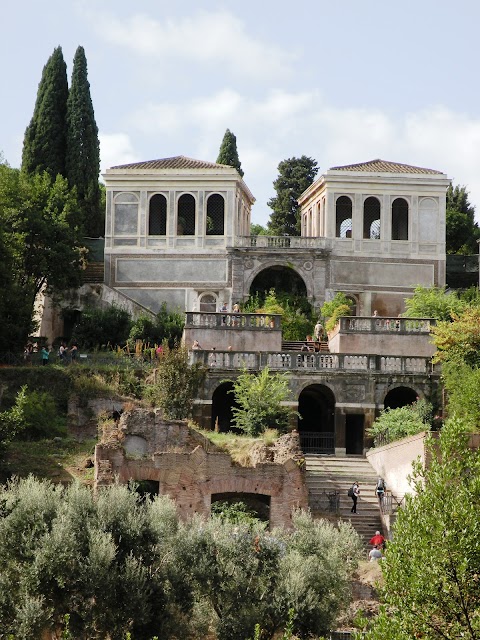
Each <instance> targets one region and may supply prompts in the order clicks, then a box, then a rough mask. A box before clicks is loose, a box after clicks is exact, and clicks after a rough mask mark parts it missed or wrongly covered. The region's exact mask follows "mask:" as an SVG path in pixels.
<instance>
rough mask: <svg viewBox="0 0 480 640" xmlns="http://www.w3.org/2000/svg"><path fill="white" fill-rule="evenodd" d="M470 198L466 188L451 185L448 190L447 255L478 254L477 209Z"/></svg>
mask: <svg viewBox="0 0 480 640" xmlns="http://www.w3.org/2000/svg"><path fill="white" fill-rule="evenodd" d="M468 196H469V194H468V191H467V188H466V187H460V186H459V185H456V186H455V187H453V186H452V185H450V186H449V187H448V189H447V216H446V217H447V219H446V223H447V232H446V249H447V253H460V254H466V255H468V254H474V253H478V245H477V239H478V238H480V229H479V227H478V224H477V223H476V222H475V207H474V206H473V205H471V204H470V201H469V199H468Z"/></svg>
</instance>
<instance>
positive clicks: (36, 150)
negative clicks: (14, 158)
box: [22, 47, 68, 180]
mask: <svg viewBox="0 0 480 640" xmlns="http://www.w3.org/2000/svg"><path fill="white" fill-rule="evenodd" d="M67 98H68V81H67V66H66V64H65V61H64V59H63V53H62V48H61V47H57V48H56V49H55V50H54V52H53V53H52V55H51V56H50V58H49V59H48V62H47V64H46V65H45V66H44V68H43V73H42V79H41V80H40V83H39V85H38V92H37V99H36V102H35V109H34V111H33V116H32V119H31V121H30V124H29V125H28V127H27V129H26V131H25V138H24V142H23V153H22V169H23V170H24V171H25V172H27V173H35V172H39V173H41V172H42V171H47V172H48V173H49V174H50V176H51V177H52V178H53V179H54V180H55V178H56V176H57V174H61V175H62V176H64V175H65V150H66V113H67Z"/></svg>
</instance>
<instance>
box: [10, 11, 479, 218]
mask: <svg viewBox="0 0 480 640" xmlns="http://www.w3.org/2000/svg"><path fill="white" fill-rule="evenodd" d="M479 24H480V3H479V2H478V0H456V2H455V3H452V2H451V1H450V0H402V1H401V2H398V1H397V2H392V1H390V0H361V1H360V0H343V1H342V2H339V1H333V2H332V0H328V1H325V0H310V1H307V0H297V2H296V3H292V2H286V1H285V0H244V1H243V2H239V1H238V0H235V1H233V0H223V1H222V2H219V1H215V0H210V1H209V0H182V2H172V1H171V0H169V1H168V2H167V1H165V0H138V1H137V2H131V1H128V2H127V1H126V0H101V1H100V0H46V1H45V2H40V0H19V1H17V2H12V1H9V2H7V1H5V2H4V3H2V27H3V28H2V35H1V38H0V69H1V80H2V82H1V86H2V92H1V99H0V151H1V152H2V153H3V156H4V158H5V159H6V160H7V161H8V162H9V164H10V165H11V166H15V167H16V166H19V165H20V162H21V153H22V144H23V135H24V132H25V128H26V126H27V125H28V123H29V121H30V119H31V117H32V114H33V108H34V104H35V98H36V93H37V88H38V83H39V81H40V78H41V74H42V69H43V66H44V65H45V63H46V62H47V60H48V58H49V56H50V55H51V54H52V52H53V50H54V48H55V47H56V46H59V45H60V46H61V47H62V50H63V55H64V58H65V62H66V63H67V70H68V75H69V80H70V75H71V71H72V61H73V56H74V54H75V50H76V48H77V46H78V45H82V46H83V47H84V48H85V53H86V56H87V61H88V77H89V81H90V89H91V95H92V101H93V106H94V109H95V117H96V121H97V125H98V128H99V137H100V151H101V170H102V171H104V170H105V169H107V168H108V167H111V166H113V165H118V164H124V163H128V162H134V161H140V160H153V159H157V158H166V157H171V156H177V155H184V156H189V157H192V158H196V159H199V160H209V161H215V160H216V158H217V155H218V150H219V147H220V144H221V141H222V138H223V135H224V133H225V130H226V129H227V128H229V129H230V130H231V131H232V132H233V133H234V134H235V135H236V137H237V148H238V153H239V157H240V161H241V163H242V168H243V170H244V171H245V176H244V180H245V182H246V183H247V185H248V187H249V188H250V190H251V191H252V193H253V195H254V196H255V198H256V203H255V205H254V208H253V214H252V221H253V222H255V223H259V224H266V223H267V221H268V219H269V216H270V209H269V207H268V206H267V202H268V200H269V198H271V197H272V196H274V195H275V192H274V188H273V184H272V183H273V181H274V180H275V178H276V177H277V175H278V170H277V167H278V164H279V162H281V161H282V160H284V159H286V158H292V157H299V156H302V155H307V156H309V157H311V158H314V159H315V160H316V161H317V163H318V165H319V174H318V175H321V173H323V172H324V171H326V170H328V168H330V167H333V166H337V165H344V164H352V163H356V162H365V161H368V160H373V159H375V158H381V159H383V160H390V161H394V162H403V163H407V164H413V165H417V166H422V167H428V168H431V169H437V170H439V171H442V172H444V173H446V174H447V175H448V177H449V178H451V179H452V180H453V182H454V184H460V185H466V186H467V188H468V190H469V192H470V201H471V202H472V204H474V205H476V207H477V219H480V82H479V81H478V78H479V75H480V74H479V71H478V69H479V65H478V62H479V60H480V38H479V37H478V25H479Z"/></svg>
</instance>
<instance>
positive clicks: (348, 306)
mask: <svg viewBox="0 0 480 640" xmlns="http://www.w3.org/2000/svg"><path fill="white" fill-rule="evenodd" d="M352 307H353V302H352V300H351V299H350V298H347V296H346V295H345V294H344V293H342V292H341V291H338V292H337V293H336V294H335V297H334V298H332V300H329V301H328V302H324V303H323V305H322V307H321V309H320V315H321V316H322V318H323V319H324V320H325V329H326V330H327V331H333V329H334V328H335V325H336V324H337V322H338V319H339V318H340V317H341V316H350V315H352Z"/></svg>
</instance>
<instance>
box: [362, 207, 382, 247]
mask: <svg viewBox="0 0 480 640" xmlns="http://www.w3.org/2000/svg"><path fill="white" fill-rule="evenodd" d="M363 237H364V238H369V239H370V240H380V200H378V198H374V197H373V196H370V197H369V198H367V199H366V200H365V202H364V203H363Z"/></svg>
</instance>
